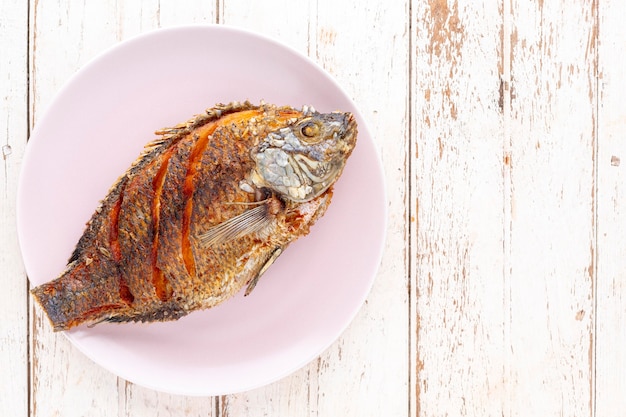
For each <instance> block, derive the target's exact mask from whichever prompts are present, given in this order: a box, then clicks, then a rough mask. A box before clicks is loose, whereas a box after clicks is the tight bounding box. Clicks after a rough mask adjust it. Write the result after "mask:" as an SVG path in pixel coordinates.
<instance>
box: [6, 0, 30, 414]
mask: <svg viewBox="0 0 626 417" xmlns="http://www.w3.org/2000/svg"><path fill="white" fill-rule="evenodd" d="M27 6H28V5H27V4H25V3H23V2H22V3H21V4H19V5H10V4H8V3H6V2H2V3H0V46H1V47H2V60H1V61H2V62H1V63H0V271H2V277H3V280H2V284H3V286H2V290H1V291H0V317H2V320H0V369H2V371H0V392H1V394H0V415H3V416H10V415H18V416H23V415H26V413H27V412H28V395H27V393H28V389H29V386H28V383H29V381H28V328H27V325H28V309H27V304H26V303H25V302H24V300H25V299H26V292H27V284H26V274H25V272H24V268H23V266H22V262H21V258H20V251H19V248H18V241H17V230H16V228H15V213H16V207H15V200H16V196H17V183H18V178H19V171H20V167H21V161H22V155H23V153H24V147H25V146H26V138H27V136H28V104H27V91H28V79H27V74H26V68H27V65H28V26H27V25H26V24H25V22H27V21H28V7H27ZM5 45H6V46H8V45H11V46H12V47H10V48H9V47H6V48H5V47H4V46H5Z"/></svg>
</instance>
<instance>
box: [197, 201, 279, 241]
mask: <svg viewBox="0 0 626 417" xmlns="http://www.w3.org/2000/svg"><path fill="white" fill-rule="evenodd" d="M272 217H273V216H272V215H271V214H270V212H269V208H268V205H267V204H261V205H259V206H257V207H254V208H251V209H249V210H246V211H244V212H243V213H241V214H240V215H238V216H235V217H233V218H231V219H228V220H226V221H224V222H222V223H220V224H218V225H216V226H213V227H211V228H210V229H209V230H207V231H206V232H204V233H203V234H201V235H200V242H202V244H204V245H205V246H214V245H221V244H223V243H227V242H230V241H232V240H235V239H238V238H240V237H242V236H245V235H248V234H250V233H254V232H258V231H259V230H261V229H263V228H265V227H266V226H267V225H268V224H269V222H270V220H271V219H272Z"/></svg>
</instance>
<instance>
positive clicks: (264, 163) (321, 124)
mask: <svg viewBox="0 0 626 417" xmlns="http://www.w3.org/2000/svg"><path fill="white" fill-rule="evenodd" d="M356 138H357V124H356V120H355V118H354V116H353V115H352V114H351V113H342V112H332V113H318V112H316V111H314V110H309V109H306V108H305V109H304V110H303V112H302V116H301V117H298V118H297V119H295V120H294V121H292V122H291V123H289V124H288V125H287V126H285V127H282V128H280V129H277V130H275V131H273V132H271V133H269V134H268V135H267V136H266V137H265V138H264V139H263V140H262V141H261V143H260V145H259V146H258V147H256V148H255V149H254V150H253V151H252V158H253V160H254V161H255V162H256V165H255V168H254V170H253V173H252V176H251V179H252V182H253V183H254V184H255V186H257V187H259V188H261V187H263V188H269V189H271V190H273V191H275V192H277V193H278V194H280V195H281V196H282V197H283V198H285V199H287V200H291V201H294V202H305V201H310V200H312V199H314V198H316V197H318V196H320V195H321V194H323V193H324V192H325V191H326V190H328V188H329V187H330V186H332V185H333V184H334V183H335V181H337V179H338V178H339V176H340V175H341V173H342V171H343V168H344V167H345V165H346V161H347V159H348V157H349V156H350V154H351V153H352V150H353V149H354V147H355V145H356Z"/></svg>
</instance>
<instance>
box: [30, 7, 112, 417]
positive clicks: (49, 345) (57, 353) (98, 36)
mask: <svg viewBox="0 0 626 417" xmlns="http://www.w3.org/2000/svg"><path fill="white" fill-rule="evenodd" d="M30 7H31V25H30V26H31V34H30V56H31V59H30V63H31V65H30V89H31V90H30V96H31V100H30V103H31V113H30V114H31V118H32V119H31V124H36V123H37V120H38V119H39V117H41V115H42V113H43V111H44V110H45V108H46V107H47V106H48V105H49V103H50V102H51V101H52V99H53V97H54V95H55V94H56V93H57V92H58V91H59V90H60V88H61V87H62V86H63V84H64V83H65V82H66V81H67V80H68V79H69V78H70V76H71V75H72V74H73V73H74V72H76V71H77V70H78V69H79V68H80V67H81V66H82V65H84V64H85V63H86V62H87V61H88V60H89V59H91V58H92V57H93V56H94V55H96V54H97V53H98V52H99V51H101V50H102V49H104V48H106V47H109V46H110V45H112V44H113V43H114V42H115V41H116V35H115V33H110V32H107V31H103V30H101V28H102V27H103V26H104V25H105V24H107V23H110V21H111V20H109V19H110V16H112V14H113V13H112V10H111V9H110V7H111V5H110V4H109V3H105V2H89V3H88V4H85V3H82V2H74V3H72V4H71V5H69V4H68V3H66V2H31V6H30ZM59 45H73V47H68V48H60V47H59ZM74 45H76V46H74ZM29 301H30V304H31V337H32V342H31V349H30V353H31V358H30V359H31V415H32V416H34V417H37V416H50V415H63V416H84V415H89V416H94V417H96V416H111V415H116V414H117V410H118V402H119V398H118V395H117V392H118V389H117V378H116V377H115V376H114V375H113V374H110V373H109V372H107V371H105V370H104V369H102V368H100V367H99V366H98V365H96V364H95V363H93V362H91V361H90V360H89V359H87V358H86V357H85V356H84V355H82V354H81V353H80V352H79V351H78V350H77V349H76V348H74V347H73V346H72V345H71V344H70V343H69V341H68V340H67V339H66V338H65V337H64V336H63V335H62V334H55V333H53V332H52V330H51V328H50V325H49V322H48V320H47V318H46V317H45V316H44V315H43V313H42V312H41V310H40V309H39V308H34V307H33V302H32V299H30V300H29Z"/></svg>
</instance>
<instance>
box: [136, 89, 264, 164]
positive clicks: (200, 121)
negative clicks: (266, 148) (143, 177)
mask: <svg viewBox="0 0 626 417" xmlns="http://www.w3.org/2000/svg"><path fill="white" fill-rule="evenodd" d="M257 108H259V106H255V105H253V104H251V103H250V102H249V101H247V100H246V101H244V102H243V103H242V102H239V101H233V102H231V103H228V104H221V103H220V104H216V105H215V106H213V107H211V108H208V109H206V110H205V112H204V113H201V114H198V115H195V116H194V117H192V118H191V119H189V120H187V121H186V122H184V123H179V124H177V125H176V126H173V127H166V128H163V129H159V130H157V131H156V132H154V133H155V134H156V135H159V136H160V137H159V138H157V139H155V140H153V141H152V142H150V143H148V144H147V145H146V148H145V150H144V152H146V151H148V152H149V151H152V150H154V149H156V148H159V147H161V146H169V145H170V144H171V143H173V142H177V141H178V140H179V139H181V138H183V137H185V136H186V135H188V134H189V133H191V132H192V131H193V130H194V129H197V128H198V127H200V126H204V125H205V124H207V123H210V122H212V121H215V120H217V119H219V118H220V117H222V116H224V115H226V114H230V113H237V112H240V111H245V110H252V109H257Z"/></svg>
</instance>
